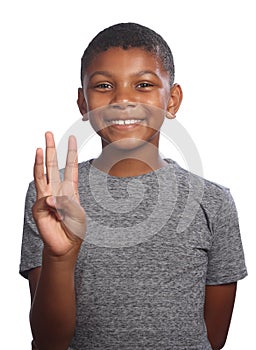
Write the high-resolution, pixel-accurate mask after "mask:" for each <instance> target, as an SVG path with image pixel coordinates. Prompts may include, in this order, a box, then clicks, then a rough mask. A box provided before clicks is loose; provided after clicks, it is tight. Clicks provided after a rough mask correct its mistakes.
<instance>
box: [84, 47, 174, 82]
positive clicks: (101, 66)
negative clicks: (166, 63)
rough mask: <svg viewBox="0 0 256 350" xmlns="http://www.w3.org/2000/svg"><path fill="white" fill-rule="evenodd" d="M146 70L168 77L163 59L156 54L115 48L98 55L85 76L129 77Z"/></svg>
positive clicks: (140, 49)
mask: <svg viewBox="0 0 256 350" xmlns="http://www.w3.org/2000/svg"><path fill="white" fill-rule="evenodd" d="M144 70H145V71H146V70H147V71H148V70H151V71H153V72H155V73H156V74H167V75H168V72H166V70H165V69H164V68H163V65H162V62H161V59H160V58H159V57H157V56H156V54H154V53H151V52H148V51H146V50H144V49H143V48H129V49H127V50H125V49H122V48H120V47H113V48H110V49H108V50H107V51H103V52H100V53H99V54H97V56H95V57H94V59H93V60H92V62H91V63H90V64H89V65H88V67H87V68H86V70H85V75H86V76H87V78H88V77H89V76H91V75H92V74H93V73H94V72H95V71H108V72H111V73H112V74H122V75H124V74H126V75H129V74H134V73H136V72H139V71H144Z"/></svg>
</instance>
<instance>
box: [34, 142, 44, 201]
mask: <svg viewBox="0 0 256 350" xmlns="http://www.w3.org/2000/svg"><path fill="white" fill-rule="evenodd" d="M34 182H35V187H36V193H37V199H39V198H41V197H44V196H45V195H46V193H45V192H46V189H47V182H46V177H45V174H44V154H43V150H42V149H41V148H38V149H37V150H36V156H35V163H34Z"/></svg>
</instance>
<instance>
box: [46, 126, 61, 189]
mask: <svg viewBox="0 0 256 350" xmlns="http://www.w3.org/2000/svg"><path fill="white" fill-rule="evenodd" d="M45 142H46V163H45V165H46V174H47V181H48V183H49V184H50V185H51V188H52V191H53V193H55V192H57V189H58V186H59V183H60V174H59V168H58V160H57V152H56V147H55V142H54V136H53V134H52V133H51V132H49V131H48V132H46V133H45Z"/></svg>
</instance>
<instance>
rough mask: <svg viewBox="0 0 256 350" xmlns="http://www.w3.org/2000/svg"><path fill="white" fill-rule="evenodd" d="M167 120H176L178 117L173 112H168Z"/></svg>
mask: <svg viewBox="0 0 256 350" xmlns="http://www.w3.org/2000/svg"><path fill="white" fill-rule="evenodd" d="M166 118H168V119H175V118H176V115H175V114H173V113H172V112H169V111H167V112H166Z"/></svg>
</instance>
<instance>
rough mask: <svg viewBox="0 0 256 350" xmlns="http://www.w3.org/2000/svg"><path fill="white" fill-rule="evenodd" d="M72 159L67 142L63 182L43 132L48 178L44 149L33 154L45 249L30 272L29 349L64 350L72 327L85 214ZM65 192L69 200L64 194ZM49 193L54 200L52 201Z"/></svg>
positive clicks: (38, 218)
mask: <svg viewBox="0 0 256 350" xmlns="http://www.w3.org/2000/svg"><path fill="white" fill-rule="evenodd" d="M72 154H73V156H72ZM74 155H76V144H75V141H74V139H71V140H70V142H69V151H68V155H67V165H66V169H65V174H64V181H63V183H61V181H60V178H59V173H58V167H57V159H56V150H55V145H54V139H53V136H52V134H50V133H47V134H46V172H47V176H44V166H43V154H42V150H40V149H39V150H37V154H36V160H35V166H34V179H35V186H36V191H37V200H36V203H35V205H34V207H33V216H34V219H35V222H36V225H37V227H38V231H39V233H40V236H41V238H42V240H43V242H44V248H43V256H42V266H41V267H40V268H36V269H33V270H31V271H30V273H29V282H30V290H31V298H32V305H31V311H30V323H31V329H32V334H33V337H34V341H33V346H34V348H36V349H37V350H49V349H51V350H64V349H67V348H68V346H69V343H70V341H71V339H72V336H73V333H74V329H75V322H76V300H75V288H74V270H75V265H76V260H77V256H78V253H79V250H80V246H81V243H82V238H83V237H82V235H83V233H84V232H85V213H84V210H83V209H82V208H81V206H80V204H79V198H78V195H77V177H78V174H77V164H76V159H77V157H76V158H74ZM70 184H71V186H69V185H70ZM70 189H71V190H72V191H73V196H72V197H71V195H72V193H71V192H70ZM67 191H68V192H69V193H68V196H67V195H65V193H66V192H67ZM58 193H60V194H61V195H58ZM53 194H54V195H56V194H57V196H56V197H53Z"/></svg>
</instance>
